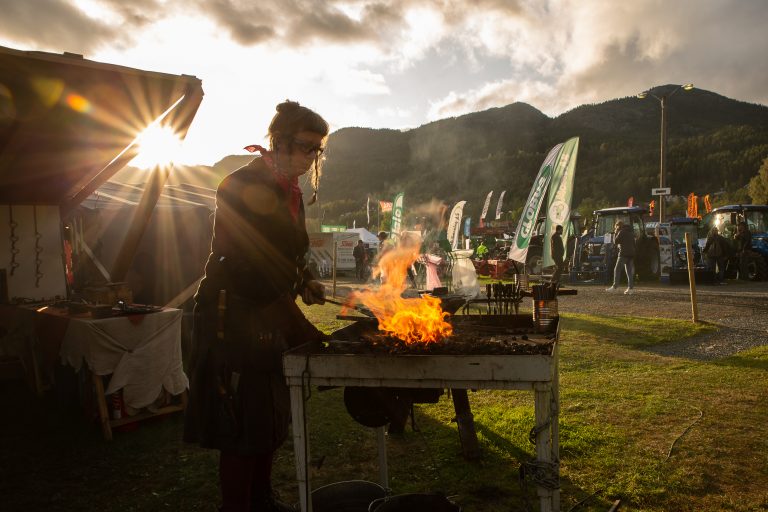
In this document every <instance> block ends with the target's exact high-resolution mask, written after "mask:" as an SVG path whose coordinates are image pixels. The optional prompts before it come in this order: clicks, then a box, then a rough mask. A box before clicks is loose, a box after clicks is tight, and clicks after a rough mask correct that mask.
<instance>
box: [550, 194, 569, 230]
mask: <svg viewBox="0 0 768 512" xmlns="http://www.w3.org/2000/svg"><path fill="white" fill-rule="evenodd" d="M570 213H571V209H570V208H568V204H567V203H566V202H565V201H561V200H559V199H558V200H556V201H554V202H553V203H552V204H551V205H550V206H549V218H550V219H552V222H554V223H555V224H560V225H562V224H563V223H565V221H566V220H567V219H568V214H570Z"/></svg>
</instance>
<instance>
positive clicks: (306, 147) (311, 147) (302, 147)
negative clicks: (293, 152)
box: [291, 139, 325, 156]
mask: <svg viewBox="0 0 768 512" xmlns="http://www.w3.org/2000/svg"><path fill="white" fill-rule="evenodd" d="M291 145H292V146H293V147H294V148H296V149H298V150H299V151H301V152H302V153H304V154H305V155H311V154H313V153H314V154H315V156H320V155H322V154H323V151H325V148H324V147H323V146H321V145H320V144H313V143H311V142H308V141H306V140H301V139H293V140H292V141H291Z"/></svg>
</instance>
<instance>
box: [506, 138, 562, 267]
mask: <svg viewBox="0 0 768 512" xmlns="http://www.w3.org/2000/svg"><path fill="white" fill-rule="evenodd" d="M562 147H563V145H562V144H558V145H557V146H555V147H554V148H552V149H551V150H550V151H549V154H548V155H547V158H545V159H544V163H543V164H541V168H540V169H539V174H537V175H536V179H535V180H533V188H531V192H530V193H529V194H528V199H527V200H526V202H525V207H523V213H522V215H520V221H519V222H518V223H517V230H516V231H515V238H514V239H513V240H512V247H511V248H510V249H509V256H508V258H509V259H511V260H515V261H519V262H521V263H525V258H526V256H528V245H529V244H530V243H531V236H533V227H534V226H535V225H536V218H537V217H538V216H539V209H541V203H542V201H543V200H544V193H545V192H546V191H547V185H549V180H550V178H551V177H552V165H553V164H554V163H555V157H557V155H558V153H559V152H560V148H562Z"/></svg>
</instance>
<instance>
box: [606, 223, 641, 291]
mask: <svg viewBox="0 0 768 512" xmlns="http://www.w3.org/2000/svg"><path fill="white" fill-rule="evenodd" d="M613 237H614V238H613V243H614V245H615V246H616V247H617V248H618V253H617V257H616V266H615V267H614V268H613V284H612V285H611V287H610V288H608V289H607V290H606V291H609V292H613V291H616V290H617V289H618V287H619V285H620V284H621V271H622V269H623V270H624V271H625V272H626V274H627V289H626V290H624V295H632V294H633V293H634V289H635V234H634V233H633V232H632V226H630V225H627V224H624V222H622V221H618V222H617V223H616V230H615V231H614V234H613Z"/></svg>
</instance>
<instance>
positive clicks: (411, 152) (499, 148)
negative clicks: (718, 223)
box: [309, 85, 768, 225]
mask: <svg viewBox="0 0 768 512" xmlns="http://www.w3.org/2000/svg"><path fill="white" fill-rule="evenodd" d="M676 88H678V86H676V85H664V86H660V87H656V88H654V89H652V90H650V91H649V95H648V97H646V98H645V99H639V98H636V97H629V98H620V99H616V100H611V101H607V102H605V103H600V104H595V105H582V106H580V107H577V108H575V109H573V110H571V111H568V112H566V113H563V114H561V115H559V116H557V117H555V118H549V117H547V116H546V115H544V114H543V113H541V112H540V111H538V110H536V109H535V108H533V107H531V106H530V105H526V104H524V103H514V104H512V105H507V106H506V107H501V108H492V109H489V110H486V111H482V112H475V113H472V114H467V115H464V116H460V117H455V118H449V119H442V120H439V121H435V122H432V123H429V124H426V125H423V126H420V127H418V128H415V129H412V130H408V131H404V132H399V131H393V130H381V129H379V130H374V129H369V128H343V129H341V130H338V131H337V132H334V133H333V134H331V136H330V137H329V141H328V152H327V160H326V163H325V167H324V176H323V181H322V185H321V198H322V200H323V202H324V203H323V204H324V206H322V208H323V209H324V210H325V219H326V222H327V221H328V219H329V218H331V219H333V218H341V220H342V221H344V220H346V221H347V223H348V224H349V225H351V224H352V218H354V219H356V220H357V224H358V225H362V223H364V222H365V206H364V204H365V200H366V197H367V194H371V195H372V197H375V198H376V199H386V200H391V198H392V197H393V196H394V195H395V194H396V193H397V192H399V191H405V198H406V199H405V202H406V213H407V212H408V207H409V206H413V205H417V204H421V203H425V202H428V201H429V200H430V199H432V198H436V199H438V200H439V201H442V202H444V203H446V204H447V205H448V206H451V205H453V203H455V202H456V201H459V200H462V199H466V200H468V201H469V203H468V205H467V207H466V209H465V215H471V216H473V217H474V218H475V219H477V218H478V217H479V214H480V209H481V208H482V203H483V200H484V198H485V195H486V194H487V193H488V191H489V190H494V196H493V197H494V199H493V201H492V203H491V206H492V208H491V214H490V216H491V217H492V216H493V211H494V208H495V206H496V198H498V195H499V193H500V192H501V191H502V190H506V191H507V194H506V196H505V200H504V211H511V210H515V209H519V208H520V207H521V206H522V204H523V202H524V201H525V199H526V197H527V196H528V192H529V191H530V188H531V185H532V184H533V179H534V177H535V175H536V173H537V172H538V169H539V167H540V166H541V163H542V162H543V160H544V157H545V156H546V153H547V152H548V150H549V149H550V148H551V147H552V146H554V145H556V144H557V143H559V142H563V141H565V140H567V139H568V138H570V137H576V136H578V137H579V138H580V144H579V157H578V164H577V171H576V178H575V187H574V205H579V203H581V202H582V201H585V204H587V203H588V204H592V203H599V204H600V205H601V206H616V205H621V204H626V201H627V198H628V197H630V196H633V197H634V198H635V201H636V203H647V202H648V201H650V199H652V198H651V196H650V193H651V189H652V188H654V187H658V186H659V177H658V175H659V174H658V173H659V159H660V156H659V151H660V150H659V140H660V120H661V108H660V102H659V101H657V100H656V99H655V98H654V97H653V95H655V96H657V97H661V96H662V95H663V94H665V93H669V91H672V90H675V89H676ZM666 114H667V121H668V123H667V125H668V146H667V147H668V151H667V167H666V169H667V171H666V185H667V186H669V187H671V188H672V191H673V194H678V195H687V194H688V193H690V192H695V193H697V194H698V195H704V194H707V193H714V192H717V191H720V190H722V189H727V190H731V191H733V190H735V189H738V188H740V187H743V186H745V185H746V184H747V182H748V181H749V179H750V178H751V177H752V176H754V175H755V174H757V170H758V169H759V167H760V163H761V162H762V160H763V159H764V158H766V157H768V107H765V106H763V105H756V104H750V103H745V102H740V101H736V100H733V99H729V98H726V97H724V96H721V95H718V94H716V93H713V92H710V91H705V90H698V89H693V90H691V91H683V90H678V91H677V92H676V93H675V94H674V96H672V97H670V98H668V100H667V102H666ZM583 213H586V212H583ZM309 215H310V216H314V214H313V212H312V210H310V212H309Z"/></svg>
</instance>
